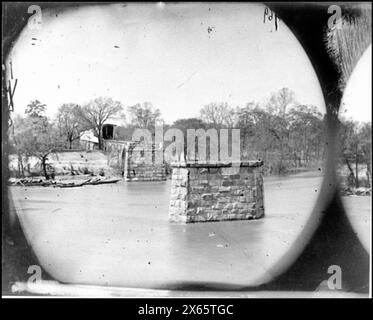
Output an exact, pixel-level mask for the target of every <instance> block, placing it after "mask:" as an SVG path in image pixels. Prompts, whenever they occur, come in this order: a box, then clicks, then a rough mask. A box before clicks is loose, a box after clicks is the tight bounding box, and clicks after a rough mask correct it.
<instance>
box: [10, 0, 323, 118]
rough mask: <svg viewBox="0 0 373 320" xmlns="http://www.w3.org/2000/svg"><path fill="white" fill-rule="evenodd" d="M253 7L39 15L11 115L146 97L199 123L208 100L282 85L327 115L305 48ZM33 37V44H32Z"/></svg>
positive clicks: (263, 92)
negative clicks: (36, 103) (31, 106)
mask: <svg viewBox="0 0 373 320" xmlns="http://www.w3.org/2000/svg"><path fill="white" fill-rule="evenodd" d="M263 14H264V7H263V6H262V5H259V4H247V3H238V4H230V5H229V4H211V3H205V4H192V3H186V4H166V5H163V4H159V3H158V4H155V3H150V4H128V5H122V4H114V5H105V6H93V7H84V8H80V9H74V10H66V11H64V12H59V13H57V14H56V13H55V12H45V11H43V12H42V27H41V29H40V30H32V29H30V28H25V30H24V31H23V32H22V34H21V36H20V38H19V40H18V42H17V43H16V45H15V47H14V49H13V50H12V53H11V56H10V57H11V59H12V62H13V72H14V76H15V77H17V78H18V87H17V90H16V93H15V98H14V102H15V111H16V112H17V113H21V112H22V113H23V112H24V109H25V107H26V105H27V104H28V103H29V102H30V101H31V100H34V99H38V100H40V101H41V102H43V103H45V104H47V108H48V114H49V115H53V114H54V113H55V112H56V110H57V108H58V107H59V106H60V105H61V104H63V103H68V102H74V103H78V104H83V103H86V102H88V101H89V100H91V99H93V98H95V97H97V96H111V97H113V98H114V99H117V100H119V101H121V102H122V103H123V105H124V106H129V105H133V104H136V103H141V102H144V101H150V102H152V103H153V105H154V106H155V107H157V108H159V109H160V110H161V113H162V116H163V118H164V119H165V120H166V122H169V123H172V122H173V121H174V120H176V119H178V118H183V117H195V116H198V114H199V109H200V108H201V107H202V106H203V105H204V104H207V103H209V102H213V101H226V102H228V103H230V104H232V106H236V105H241V106H244V105H245V103H246V102H249V101H253V100H255V101H259V102H261V101H264V99H266V98H268V97H269V95H270V94H271V92H274V91H277V90H279V89H281V88H282V87H288V88H290V89H292V90H293V91H294V92H295V95H296V98H297V100H298V101H299V102H301V103H304V104H312V105H315V106H317V107H319V108H320V111H322V112H324V111H325V105H324V100H323V97H322V93H321V89H320V85H319V82H318V80H317V77H316V74H315V72H314V70H313V68H312V65H311V63H310V61H309V60H308V58H307V55H306V53H305V52H304V50H303V48H302V47H301V45H300V44H299V43H298V41H297V40H296V38H295V36H294V35H293V34H292V33H291V32H290V31H289V29H288V28H287V27H286V26H285V25H284V24H283V23H282V21H280V22H279V29H278V30H277V31H276V30H275V27H274V23H273V21H272V22H267V23H265V24H264V23H263ZM33 38H35V39H37V40H33Z"/></svg>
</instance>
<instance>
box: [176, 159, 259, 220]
mask: <svg viewBox="0 0 373 320" xmlns="http://www.w3.org/2000/svg"><path fill="white" fill-rule="evenodd" d="M262 165H263V162H262V161H244V162H239V163H235V164H232V163H205V164H203V163H177V164H173V165H172V185H171V198H170V207H169V219H170V221H174V222H184V223H190V222H205V221H222V220H243V219H258V218H261V217H263V216H264V204H263V176H262Z"/></svg>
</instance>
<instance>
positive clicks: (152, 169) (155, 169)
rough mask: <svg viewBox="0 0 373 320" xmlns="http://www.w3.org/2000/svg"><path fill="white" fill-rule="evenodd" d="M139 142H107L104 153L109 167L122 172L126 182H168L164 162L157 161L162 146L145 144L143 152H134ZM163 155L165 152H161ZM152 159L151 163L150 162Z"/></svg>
mask: <svg viewBox="0 0 373 320" xmlns="http://www.w3.org/2000/svg"><path fill="white" fill-rule="evenodd" d="M137 145H138V142H133V141H121V140H105V142H104V151H105V152H106V153H107V156H108V165H109V166H111V167H114V168H117V169H118V170H121V172H122V174H123V177H124V179H125V180H126V181H163V180H166V166H165V163H164V161H163V160H162V159H161V161H155V159H154V158H155V154H156V152H157V151H163V149H162V148H163V146H162V145H161V144H155V143H151V144H145V145H144V144H143V145H142V151H141V152H134V149H135V147H136V146H137ZM158 154H162V155H163V152H162V153H161V152H159V153H158ZM149 159H150V161H149Z"/></svg>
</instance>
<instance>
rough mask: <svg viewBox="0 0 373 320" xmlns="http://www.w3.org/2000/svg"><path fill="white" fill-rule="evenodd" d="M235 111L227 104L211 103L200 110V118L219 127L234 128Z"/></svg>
mask: <svg viewBox="0 0 373 320" xmlns="http://www.w3.org/2000/svg"><path fill="white" fill-rule="evenodd" d="M235 114H236V113H235V110H234V109H233V108H232V107H230V106H229V105H228V103H227V102H219V103H215V102H211V103H209V104H207V105H205V106H204V107H203V108H202V109H201V110H200V118H201V119H202V120H203V121H204V122H206V123H209V124H212V125H214V126H217V127H221V126H227V127H232V126H233V125H234V124H235V121H236V119H235Z"/></svg>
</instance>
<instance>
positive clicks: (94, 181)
mask: <svg viewBox="0 0 373 320" xmlns="http://www.w3.org/2000/svg"><path fill="white" fill-rule="evenodd" d="M120 180H121V179H120V178H111V177H106V178H103V177H92V178H89V179H86V180H83V181H82V180H79V181H71V180H70V181H61V180H60V181H56V180H45V179H40V178H39V179H35V178H10V179H9V180H8V184H9V185H11V186H23V187H26V186H27V187H29V186H38V187H55V188H74V187H82V186H86V185H98V184H108V183H116V182H118V181H120Z"/></svg>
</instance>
